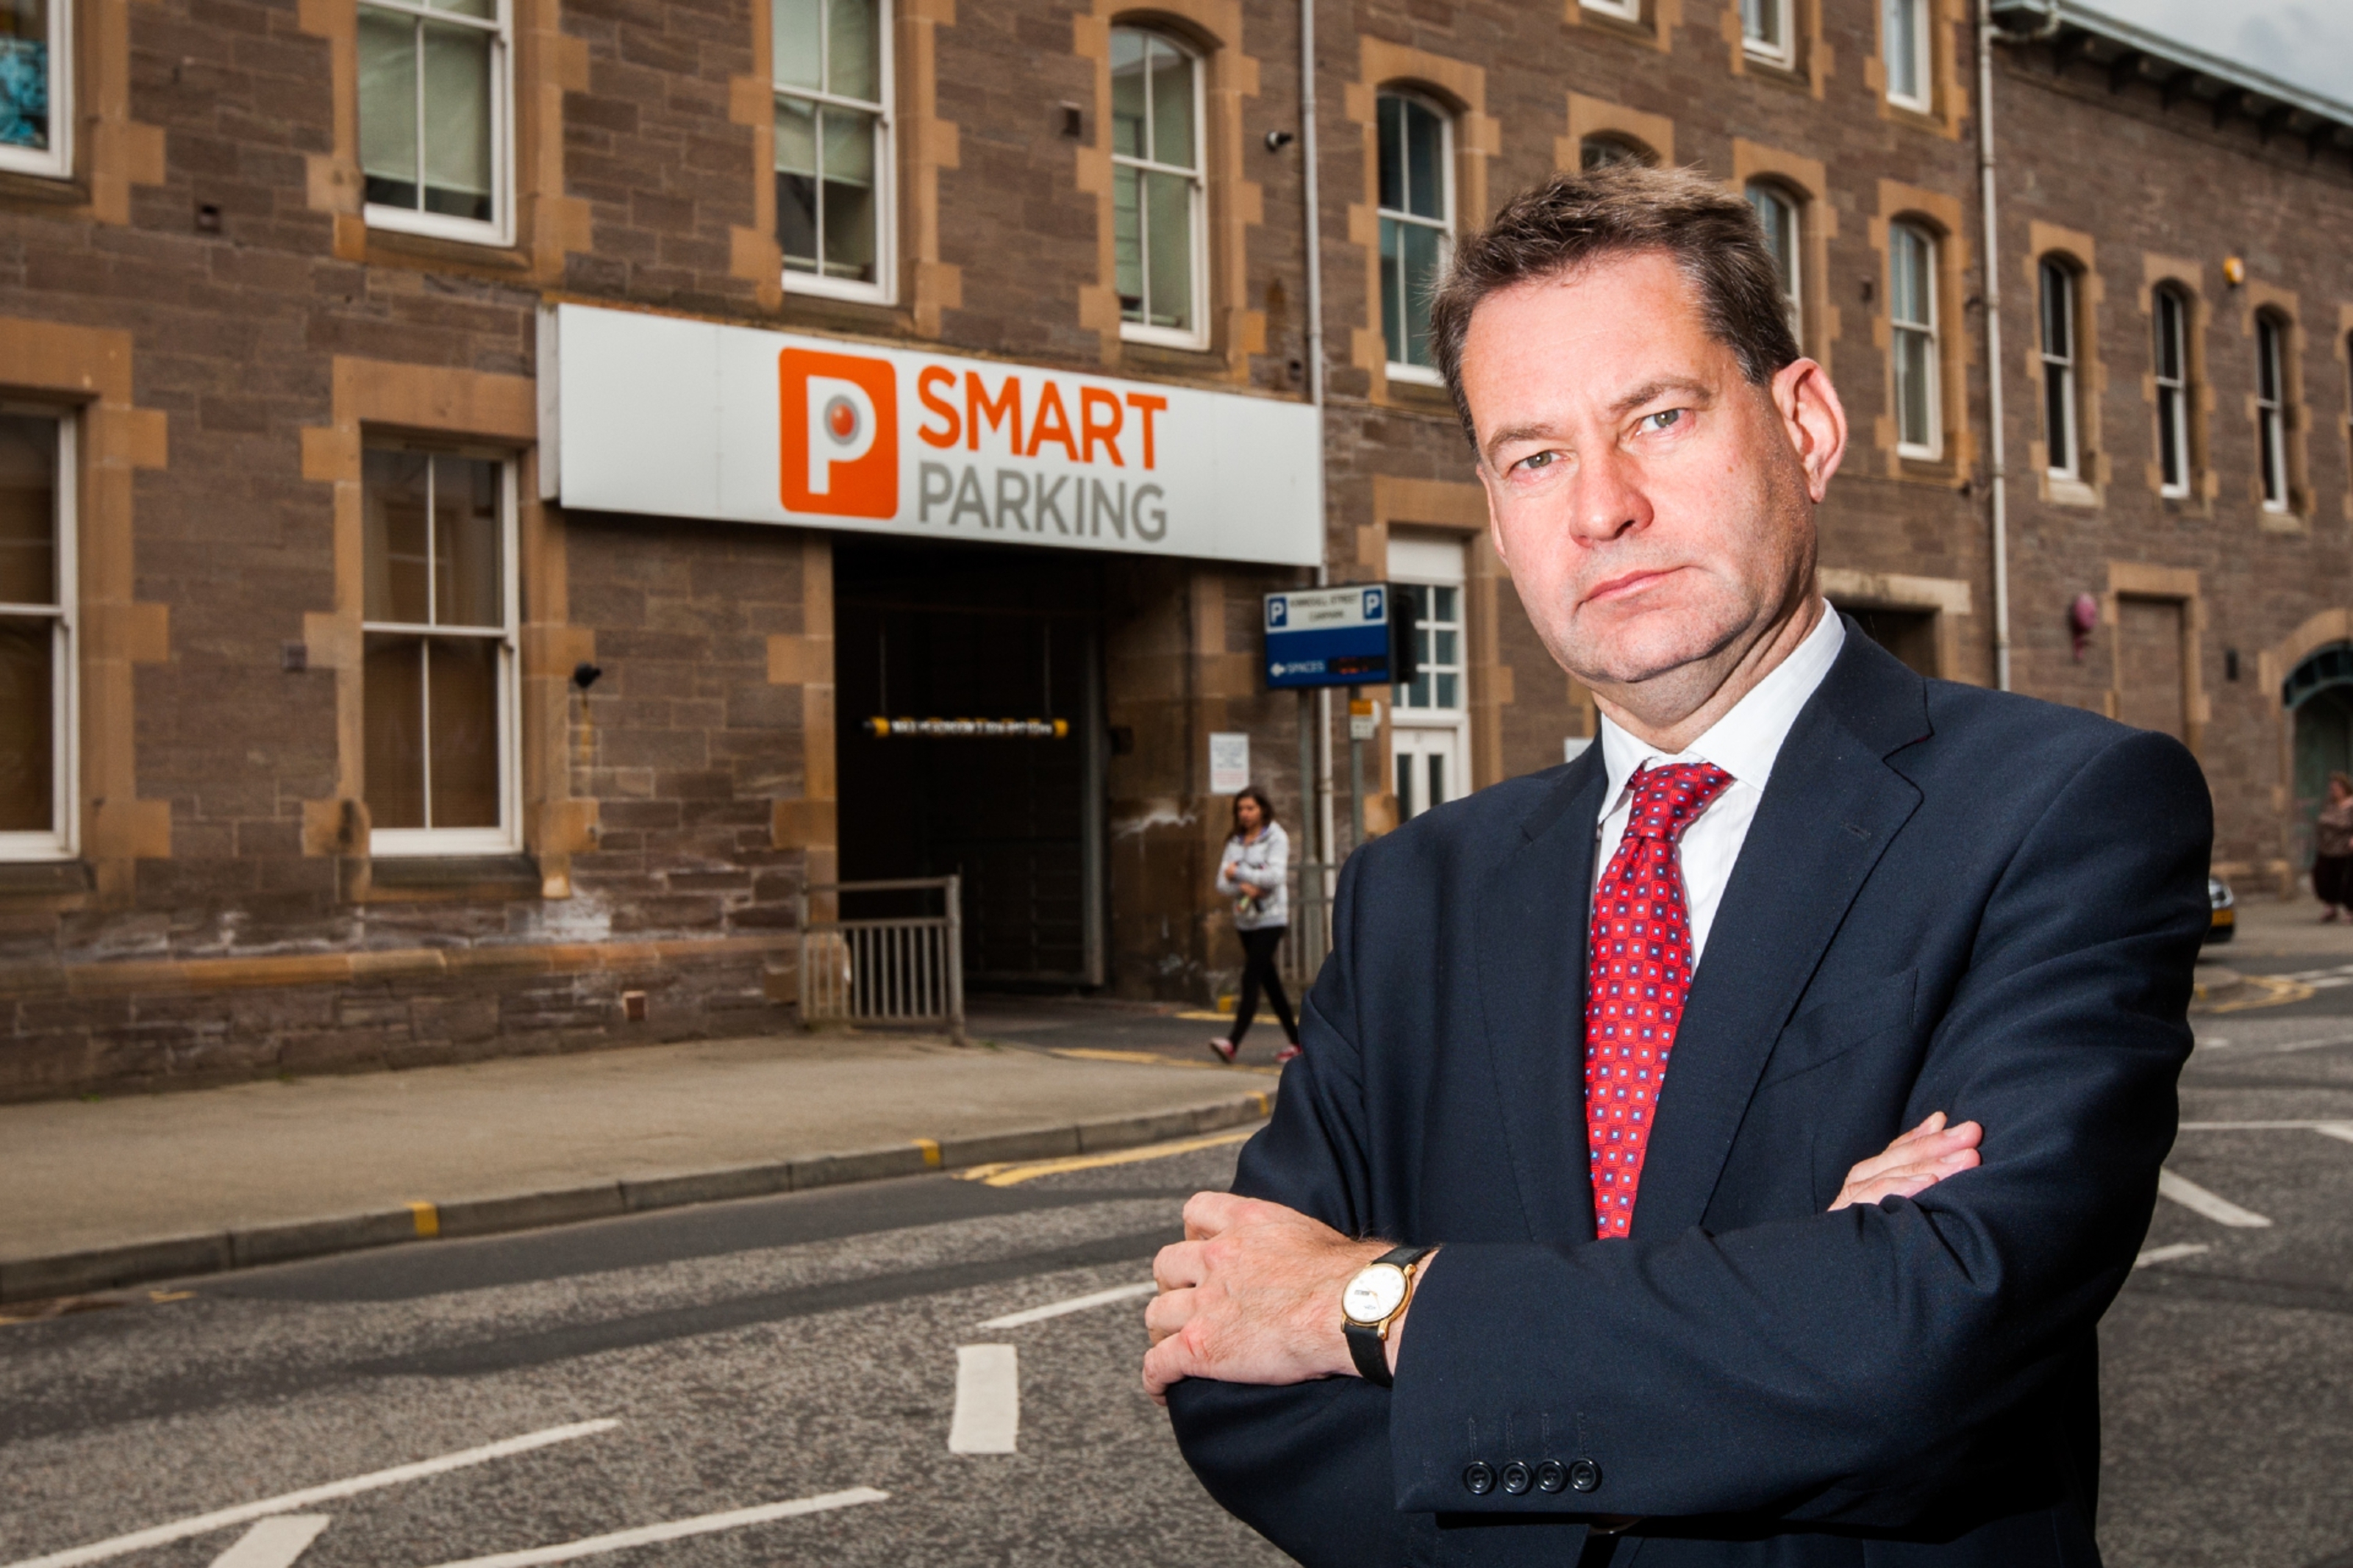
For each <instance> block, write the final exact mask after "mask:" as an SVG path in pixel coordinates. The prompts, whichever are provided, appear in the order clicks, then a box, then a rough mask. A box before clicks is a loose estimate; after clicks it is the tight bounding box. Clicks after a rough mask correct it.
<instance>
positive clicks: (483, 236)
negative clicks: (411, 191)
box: [360, 202, 515, 250]
mask: <svg viewBox="0 0 2353 1568" xmlns="http://www.w3.org/2000/svg"><path fill="white" fill-rule="evenodd" d="M360 216H361V219H362V221H363V222H364V223H365V224H366V225H367V226H368V233H369V234H370V235H371V236H373V235H380V234H396V235H399V236H401V237H403V238H406V239H426V240H438V241H440V242H442V243H443V244H446V245H455V246H458V247H462V248H464V249H467V250H512V249H513V248H515V241H514V236H513V235H512V234H510V233H508V232H507V230H506V227H505V226H503V225H501V224H497V223H486V222H483V221H481V220H480V219H477V218H458V217H438V216H435V215H433V214H431V213H418V212H410V211H409V210H408V209H406V207H388V206H381V205H377V204H375V203H374V202H371V203H369V204H367V205H364V206H363V207H362V208H361V209H360Z"/></svg>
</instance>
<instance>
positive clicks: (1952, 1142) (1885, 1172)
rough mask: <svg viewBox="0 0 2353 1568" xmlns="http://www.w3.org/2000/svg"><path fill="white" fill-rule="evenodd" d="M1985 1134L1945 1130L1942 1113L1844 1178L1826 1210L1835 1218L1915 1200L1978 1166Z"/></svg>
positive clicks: (1973, 1128) (1967, 1124)
mask: <svg viewBox="0 0 2353 1568" xmlns="http://www.w3.org/2000/svg"><path fill="white" fill-rule="evenodd" d="M1984 1136H1985V1129H1984V1128H1982V1127H1980V1126H1978V1124H1977V1123H1976V1122H1974V1121H1964V1122H1962V1123H1961V1124H1960V1125H1959V1126H1957V1127H1947V1126H1946V1125H1945V1113H1944V1112H1943V1111H1941V1110H1939V1111H1935V1112H1933V1113H1931V1114H1930V1116H1929V1118H1928V1120H1927V1121H1923V1122H1922V1123H1920V1125H1919V1126H1917V1127H1915V1128H1914V1129H1912V1131H1909V1132H1906V1133H1905V1134H1903V1135H1902V1136H1901V1137H1899V1138H1897V1139H1896V1140H1895V1142H1893V1143H1890V1144H1889V1145H1888V1146H1887V1147H1886V1149H1885V1150H1884V1151H1883V1152H1880V1153H1877V1154H1873V1156H1872V1157H1871V1158H1870V1159H1868V1160H1865V1161H1863V1162H1862V1163H1860V1164H1858V1165H1856V1166H1855V1168H1854V1169H1853V1170H1852V1171H1849V1172H1848V1173H1846V1185H1845V1186H1843V1187H1841V1188H1840V1189H1839V1195H1838V1201H1837V1202H1836V1203H1834V1204H1832V1205H1831V1213H1833V1214H1835V1213H1837V1212H1838V1211H1839V1210H1840V1209H1842V1208H1845V1207H1846V1206H1847V1205H1850V1204H1875V1203H1877V1202H1878V1201H1879V1200H1880V1199H1882V1198H1912V1197H1917V1196H1919V1195H1920V1194H1922V1193H1925V1192H1926V1191H1927V1190H1928V1189H1929V1188H1930V1187H1933V1186H1935V1185H1936V1184H1937V1183H1938V1182H1941V1181H1943V1180H1944V1179H1945V1178H1946V1177H1947V1176H1951V1175H1957V1174H1958V1173H1961V1172H1963V1171H1966V1170H1968V1169H1970V1168H1971V1167H1972V1166H1974V1165H1976V1164H1977V1163H1978V1139H1980V1138H1982V1137H1984Z"/></svg>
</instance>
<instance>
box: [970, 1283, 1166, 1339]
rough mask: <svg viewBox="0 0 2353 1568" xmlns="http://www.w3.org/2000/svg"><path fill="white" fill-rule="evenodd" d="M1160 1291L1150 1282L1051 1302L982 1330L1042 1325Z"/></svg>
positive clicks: (1010, 1315)
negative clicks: (1067, 1315)
mask: <svg viewBox="0 0 2353 1568" xmlns="http://www.w3.org/2000/svg"><path fill="white" fill-rule="evenodd" d="M1159 1288H1160V1287H1158V1286H1157V1285H1155V1284H1154V1283H1153V1282H1152V1281H1151V1280H1149V1279H1146V1280H1145V1281H1144V1283H1143V1284H1141V1285H1114V1286H1113V1287H1112V1288H1111V1289H1108V1290H1098V1291H1096V1292H1095V1293H1094V1294H1093V1295H1092V1296H1073V1297H1071V1299H1070V1300H1067V1301H1049V1302H1047V1303H1046V1304H1045V1305H1044V1306H1042V1307H1032V1308H1030V1309H1029V1310H1028V1311H1026V1312H1008V1313H1006V1314H1005V1316H1003V1317H1001V1318H991V1319H989V1320H988V1321H987V1322H985V1323H982V1324H980V1325H979V1326H980V1327H981V1328H984V1329H1018V1328H1020V1327H1021V1326H1022V1325H1023V1324H1025V1323H1042V1322H1044V1321H1046V1320H1047V1319H1049V1318H1059V1317H1060V1316H1061V1315H1062V1314H1063V1313H1065V1312H1083V1311H1085V1310H1087V1309H1088V1308H1089V1307H1108V1306H1110V1305H1111V1304H1112V1303H1113V1301H1133V1300H1135V1299H1136V1298H1137V1297H1138V1296H1149V1295H1151V1294H1152V1293H1153V1292H1154V1291H1155V1290H1156V1289H1159Z"/></svg>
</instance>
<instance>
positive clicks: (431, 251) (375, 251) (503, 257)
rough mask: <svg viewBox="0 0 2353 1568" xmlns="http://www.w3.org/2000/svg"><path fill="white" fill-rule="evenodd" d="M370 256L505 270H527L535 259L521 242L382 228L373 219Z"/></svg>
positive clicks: (399, 261) (378, 260)
mask: <svg viewBox="0 0 2353 1568" xmlns="http://www.w3.org/2000/svg"><path fill="white" fill-rule="evenodd" d="M367 259H368V260H369V261H371V262H375V263H378V264H382V263H385V262H390V263H392V264H394V265H396V266H397V265H400V264H403V263H408V264H414V263H417V262H420V261H421V262H434V263H439V264H443V265H455V266H459V267H480V268H491V269H494V270H497V271H501V272H527V271H529V270H530V269H531V268H532V265H533V259H532V255H531V252H529V251H528V250H525V249H523V248H522V247H521V246H516V245H501V244H499V243H496V242H495V241H493V240H489V239H484V240H479V241H477V240H469V239H451V238H448V237H446V236H443V235H438V234H417V233H415V232H413V231H411V230H408V229H405V228H380V227H378V226H376V225H375V224H373V223H371V224H369V225H368V231H367Z"/></svg>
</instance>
